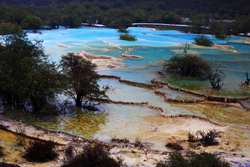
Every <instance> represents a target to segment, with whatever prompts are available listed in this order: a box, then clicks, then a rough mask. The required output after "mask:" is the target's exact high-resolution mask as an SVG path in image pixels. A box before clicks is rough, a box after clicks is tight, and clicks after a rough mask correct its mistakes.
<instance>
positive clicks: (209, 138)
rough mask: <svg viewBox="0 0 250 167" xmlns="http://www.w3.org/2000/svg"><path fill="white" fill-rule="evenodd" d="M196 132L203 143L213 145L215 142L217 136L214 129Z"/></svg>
mask: <svg viewBox="0 0 250 167" xmlns="http://www.w3.org/2000/svg"><path fill="white" fill-rule="evenodd" d="M198 133H199V134H200V135H201V142H202V143H203V144H204V145H213V144H216V143H217V141H216V140H215V138H216V137H217V136H218V132H216V130H209V131H208V132H204V131H201V130H199V131H198Z"/></svg>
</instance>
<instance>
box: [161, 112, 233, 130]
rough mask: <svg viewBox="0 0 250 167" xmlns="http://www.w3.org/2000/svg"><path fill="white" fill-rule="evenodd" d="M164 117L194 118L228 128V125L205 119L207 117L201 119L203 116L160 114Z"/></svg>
mask: <svg viewBox="0 0 250 167" xmlns="http://www.w3.org/2000/svg"><path fill="white" fill-rule="evenodd" d="M160 115H161V116H162V117H164V118H192V119H199V120H202V121H206V122H209V123H211V124H213V125H217V126H223V127H224V126H228V125H226V124H222V123H218V122H215V121H213V120H211V119H209V118H205V117H201V116H198V115H188V114H174V115H166V114H164V113H161V114H160Z"/></svg>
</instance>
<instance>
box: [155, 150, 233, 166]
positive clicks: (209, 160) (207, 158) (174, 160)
mask: <svg viewBox="0 0 250 167" xmlns="http://www.w3.org/2000/svg"><path fill="white" fill-rule="evenodd" d="M157 167H230V165H229V163H228V162H226V161H225V160H223V159H221V158H220V157H217V156H216V155H214V154H211V153H206V152H203V153H200V154H197V153H191V154H188V155H187V157H186V158H185V157H183V155H181V154H180V153H178V152H173V153H171V154H170V155H169V158H168V161H167V162H166V163H165V165H164V164H163V163H158V164H157Z"/></svg>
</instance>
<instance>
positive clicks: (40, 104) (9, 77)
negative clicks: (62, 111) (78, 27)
mask: <svg viewBox="0 0 250 167" xmlns="http://www.w3.org/2000/svg"><path fill="white" fill-rule="evenodd" d="M4 42H5V43H4V44H1V45H0V59H1V61H0V101H1V102H2V103H3V104H8V105H13V106H20V107H23V108H32V110H33V111H34V112H38V111H40V110H42V109H43V108H45V107H48V106H56V105H57V104H58V103H60V102H59V101H57V96H58V95H60V94H65V95H67V96H68V97H70V98H72V99H73V100H74V101H75V105H76V106H77V107H80V108H82V107H83V108H88V109H96V107H95V106H96V105H99V104H100V102H96V99H97V98H108V97H107V95H106V93H105V91H103V90H102V89H100V87H99V85H98V80H99V75H98V74H97V73H96V72H95V70H94V69H95V67H96V66H95V65H94V64H92V63H91V62H90V61H88V60H85V59H83V58H82V57H80V56H78V55H77V54H75V53H68V54H66V55H64V56H62V59H61V62H60V64H59V65H56V64H55V63H54V62H51V61H50V60H49V59H48V55H46V54H44V50H43V47H42V41H39V40H35V41H29V40H28V38H27V35H26V33H24V32H20V33H18V34H13V35H8V36H6V37H4ZM59 68H60V69H61V70H59ZM61 103H63V102H61Z"/></svg>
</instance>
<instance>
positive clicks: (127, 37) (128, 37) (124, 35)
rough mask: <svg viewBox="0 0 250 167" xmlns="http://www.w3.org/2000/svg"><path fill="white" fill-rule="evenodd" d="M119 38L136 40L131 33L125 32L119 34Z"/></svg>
mask: <svg viewBox="0 0 250 167" xmlns="http://www.w3.org/2000/svg"><path fill="white" fill-rule="evenodd" d="M120 40H126V41H136V40H137V39H136V38H135V36H133V35H129V34H128V33H126V34H120Z"/></svg>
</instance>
